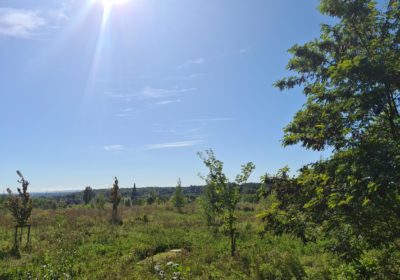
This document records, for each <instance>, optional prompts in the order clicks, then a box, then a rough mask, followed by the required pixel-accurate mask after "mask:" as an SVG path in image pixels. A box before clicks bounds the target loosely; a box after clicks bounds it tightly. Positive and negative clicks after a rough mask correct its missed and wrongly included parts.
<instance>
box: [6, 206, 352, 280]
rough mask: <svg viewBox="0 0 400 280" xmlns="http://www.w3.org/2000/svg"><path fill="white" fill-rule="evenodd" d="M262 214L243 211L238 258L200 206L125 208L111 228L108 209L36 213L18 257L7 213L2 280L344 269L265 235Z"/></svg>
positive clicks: (302, 274)
mask: <svg viewBox="0 0 400 280" xmlns="http://www.w3.org/2000/svg"><path fill="white" fill-rule="evenodd" d="M258 207H259V205H256V204H249V203H242V204H241V205H240V207H239V209H240V210H239V212H238V221H239V229H238V231H239V236H238V241H237V246H238V249H237V254H236V256H235V257H231V256H230V253H229V239H228V238H227V237H226V236H225V235H224V234H223V233H221V232H220V231H218V230H217V229H215V228H210V227H209V226H207V224H206V222H205V219H204V218H203V216H202V213H201V209H199V206H198V204H197V203H196V202H193V203H190V204H188V205H186V206H185V207H184V209H183V212H182V213H178V212H177V211H176V210H175V209H174V208H173V207H171V206H170V205H169V204H168V203H166V204H160V205H155V204H153V205H143V206H132V207H121V209H120V218H121V219H122V221H123V222H122V225H111V224H110V218H111V209H110V205H106V208H105V209H97V208H95V207H90V206H83V205H80V206H74V207H72V208H66V209H55V210H41V209H34V210H33V213H32V218H31V225H32V241H31V248H29V249H28V248H25V249H21V255H20V256H15V255H13V254H12V244H13V243H12V242H13V233H14V221H13V219H12V217H11V215H10V214H9V213H7V212H4V211H3V212H2V215H0V224H1V227H0V279H330V275H332V273H334V272H335V267H340V262H338V260H337V259H336V258H335V257H334V256H333V255H332V254H329V253H325V252H323V250H322V247H320V246H318V244H312V243H309V244H307V245H305V244H303V243H302V241H300V240H299V239H296V238H294V237H292V236H288V235H282V236H274V235H271V234H265V235H264V236H261V235H259V229H260V226H261V223H260V222H261V221H260V220H259V219H258V218H256V212H257V208H258ZM173 249H180V250H181V252H178V253H173V252H170V250H173ZM160 270H161V271H163V272H161V273H160ZM164 273H165V274H164ZM173 277H175V278H173ZM343 279H345V278H343Z"/></svg>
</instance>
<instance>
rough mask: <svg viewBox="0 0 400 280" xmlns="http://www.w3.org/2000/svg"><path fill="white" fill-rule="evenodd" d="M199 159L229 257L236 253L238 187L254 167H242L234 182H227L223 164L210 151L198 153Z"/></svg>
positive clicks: (249, 165)
mask: <svg viewBox="0 0 400 280" xmlns="http://www.w3.org/2000/svg"><path fill="white" fill-rule="evenodd" d="M199 156H200V158H201V159H202V160H203V162H204V164H205V165H206V166H207V168H208V170H209V174H208V175H207V176H206V177H205V178H204V177H203V178H204V179H205V181H206V183H207V185H208V186H212V187H213V188H214V189H215V193H216V194H217V197H216V203H215V205H216V207H217V208H218V210H219V212H220V213H221V214H222V221H223V230H224V231H225V232H226V233H228V235H229V237H230V241H231V242H230V243H231V255H232V256H234V255H235V252H236V235H237V229H236V208H237V204H238V202H239V200H240V193H239V191H240V186H241V185H242V184H244V183H245V182H247V180H248V178H249V177H250V174H251V172H252V171H253V170H254V168H255V165H254V164H253V163H252V162H249V163H247V164H245V165H242V172H241V173H240V174H239V175H237V176H236V179H235V182H229V180H228V178H227V176H226V175H225V174H224V173H223V162H222V161H219V160H217V159H216V158H215V155H214V152H213V151H212V150H207V151H206V156H204V155H203V154H202V153H199Z"/></svg>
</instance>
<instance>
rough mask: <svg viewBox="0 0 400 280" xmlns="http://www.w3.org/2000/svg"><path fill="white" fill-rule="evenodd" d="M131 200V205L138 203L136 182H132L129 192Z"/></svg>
mask: <svg viewBox="0 0 400 280" xmlns="http://www.w3.org/2000/svg"><path fill="white" fill-rule="evenodd" d="M131 202H132V204H133V205H136V204H138V192H137V190H136V183H133V188H132V193H131Z"/></svg>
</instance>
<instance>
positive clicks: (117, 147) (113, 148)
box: [103, 145, 125, 152]
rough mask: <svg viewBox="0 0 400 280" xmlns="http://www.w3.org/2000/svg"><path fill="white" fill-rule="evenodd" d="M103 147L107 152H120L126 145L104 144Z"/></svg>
mask: <svg viewBox="0 0 400 280" xmlns="http://www.w3.org/2000/svg"><path fill="white" fill-rule="evenodd" d="M103 149H104V150H105V151H107V152H118V151H123V150H124V149H125V147H124V146H123V145H109V146H104V147H103Z"/></svg>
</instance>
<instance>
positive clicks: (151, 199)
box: [146, 190, 158, 205]
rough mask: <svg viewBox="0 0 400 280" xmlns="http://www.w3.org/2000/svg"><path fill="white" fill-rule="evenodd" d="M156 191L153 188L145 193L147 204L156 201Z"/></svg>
mask: <svg viewBox="0 0 400 280" xmlns="http://www.w3.org/2000/svg"><path fill="white" fill-rule="evenodd" d="M157 198H158V197H157V193H156V191H155V190H151V191H150V192H149V193H148V195H147V197H146V203H147V204H148V205H152V204H153V203H155V202H156V201H157Z"/></svg>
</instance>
